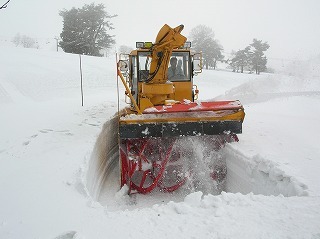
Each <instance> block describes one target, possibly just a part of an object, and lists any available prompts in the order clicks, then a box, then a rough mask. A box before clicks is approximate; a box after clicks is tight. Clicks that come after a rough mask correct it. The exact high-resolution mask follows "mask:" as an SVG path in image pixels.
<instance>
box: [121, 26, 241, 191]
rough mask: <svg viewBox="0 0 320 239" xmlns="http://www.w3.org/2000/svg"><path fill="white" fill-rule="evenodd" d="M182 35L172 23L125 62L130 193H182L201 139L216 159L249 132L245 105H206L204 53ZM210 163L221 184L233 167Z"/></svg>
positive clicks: (124, 154)
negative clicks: (201, 82) (201, 81)
mask: <svg viewBox="0 0 320 239" xmlns="http://www.w3.org/2000/svg"><path fill="white" fill-rule="evenodd" d="M182 30H183V25H180V26H177V27H176V28H171V27H170V26H168V25H164V26H163V27H162V28H161V29H160V31H159V33H158V35H157V37H156V40H155V42H154V43H152V42H137V43H136V49H135V50H133V51H132V52H131V53H130V54H127V55H125V54H121V55H120V56H119V59H118V62H117V74H118V79H119V78H120V79H121V81H122V83H123V85H124V87H125V95H126V99H127V103H128V104H129V106H128V107H127V108H124V109H123V110H121V111H120V112H119V158H120V170H121V186H124V185H127V186H128V188H129V194H131V193H142V194H146V193H149V192H151V191H153V190H154V189H156V188H157V189H158V190H159V191H163V192H172V191H175V190H177V189H179V188H180V187H181V186H182V185H184V184H186V182H187V181H188V180H189V179H191V178H192V175H193V171H194V168H195V165H196V164H197V160H198V159H197V153H195V152H194V151H192V147H196V145H197V142H201V141H205V142H206V143H207V145H209V147H207V148H206V152H207V154H210V151H218V150H219V149H221V148H222V147H223V146H224V145H225V144H226V143H227V142H232V141H238V138H237V136H236V134H239V133H241V132H242V122H243V120H244V115H245V114H244V109H243V106H242V105H241V103H240V102H239V101H237V100H236V101H208V102H204V101H198V93H199V90H198V87H197V86H196V85H194V83H193V77H194V76H195V75H197V74H199V73H201V72H202V55H201V53H194V52H193V51H192V50H191V43H190V42H187V41H186V40H187V39H186V37H184V36H183V35H182V34H181V31H182ZM190 139H197V140H198V141H192V140H191V141H190ZM186 158H188V163H186V160H185V159H186ZM212 160H213V161H214V159H212ZM206 165H207V168H208V171H209V173H208V175H209V176H208V177H209V178H208V179H207V180H213V181H215V182H216V183H217V185H219V184H221V183H222V182H223V181H224V180H225V178H226V166H225V165H222V166H221V165H217V164H215V163H214V162H211V163H210V162H207V164H206Z"/></svg>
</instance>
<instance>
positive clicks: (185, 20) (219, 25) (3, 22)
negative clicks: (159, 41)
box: [0, 0, 320, 59]
mask: <svg viewBox="0 0 320 239" xmlns="http://www.w3.org/2000/svg"><path fill="white" fill-rule="evenodd" d="M5 1H6V0H0V4H1V5H2V4H3V3H4V2H5ZM92 2H93V1H85V0H54V1H53V0H51V1H44V0H28V1H26V0H11V1H10V3H9V4H8V7H7V8H6V9H2V10H0V26H1V28H0V29H1V30H0V37H2V38H11V37H13V36H14V35H15V34H16V33H20V34H25V35H28V36H30V37H34V38H51V39H52V38H54V37H55V36H58V35H59V34H60V33H61V31H62V18H61V17H60V16H59V10H62V9H64V8H65V9H68V10H69V9H71V8H72V7H74V6H75V7H82V6H83V5H84V4H89V3H92ZM95 2H96V3H103V4H104V5H105V6H106V9H107V12H108V13H109V14H110V15H112V14H118V17H116V18H113V19H111V22H112V23H113V24H114V27H115V28H116V29H115V30H113V31H111V32H110V34H114V35H116V41H117V47H118V46H120V45H128V46H132V47H133V46H134V45H135V42H136V41H154V39H155V37H156V34H157V33H158V30H159V29H160V28H161V27H162V25H164V24H165V23H167V24H169V25H170V26H172V27H175V26H177V25H179V24H184V25H185V29H184V31H183V34H184V35H185V36H187V37H188V35H189V32H190V30H191V29H192V28H194V27H196V26H197V25H199V24H204V25H206V26H209V27H211V28H212V29H213V31H214V32H215V36H216V38H217V39H218V40H219V41H220V43H221V44H222V46H223V47H224V49H225V51H226V52H230V51H231V50H239V49H242V48H244V47H245V46H247V45H249V44H250V43H251V42H252V39H253V38H257V39H259V40H263V41H267V42H268V43H269V44H270V49H269V50H268V51H267V55H268V57H273V58H289V59H292V58H300V57H312V56H316V55H320V1H319V0H198V1H189V0H161V1H153V0H119V1H111V0H100V1H95Z"/></svg>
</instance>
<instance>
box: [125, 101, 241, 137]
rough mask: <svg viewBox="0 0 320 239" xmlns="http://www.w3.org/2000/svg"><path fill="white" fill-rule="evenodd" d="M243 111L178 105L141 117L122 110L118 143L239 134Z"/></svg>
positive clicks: (223, 105) (224, 104) (223, 104)
mask: <svg viewBox="0 0 320 239" xmlns="http://www.w3.org/2000/svg"><path fill="white" fill-rule="evenodd" d="M244 115H245V114H244V109H243V106H242V105H241V103H240V102H239V101H214V102H201V103H194V102H180V103H179V104H174V105H168V106H155V107H152V108H147V109H145V110H144V111H143V114H142V115H137V114H135V113H133V112H132V113H131V112H130V109H124V110H123V111H122V112H121V114H120V120H119V135H120V138H121V139H133V138H151V137H180V136H201V135H221V134H225V133H232V134H239V133H242V122H243V119H244Z"/></svg>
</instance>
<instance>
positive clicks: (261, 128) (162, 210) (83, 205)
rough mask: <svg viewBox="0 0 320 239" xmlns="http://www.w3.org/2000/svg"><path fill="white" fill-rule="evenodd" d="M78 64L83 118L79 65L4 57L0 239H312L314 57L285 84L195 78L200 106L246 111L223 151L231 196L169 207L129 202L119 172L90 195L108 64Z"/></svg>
mask: <svg viewBox="0 0 320 239" xmlns="http://www.w3.org/2000/svg"><path fill="white" fill-rule="evenodd" d="M82 63H83V65H82V68H83V92H84V106H83V107H82V106H81V89H80V70H79V56H77V55H70V54H64V53H60V52H59V53H56V52H48V51H44V50H35V49H21V48H10V47H6V48H4V47H1V46H0V69H1V70H0V112H1V114H0V238H5V239H7V238H19V239H20V238H26V239H29V238H41V239H43V238H51V239H69V238H78V239H79V238H86V239H89V238H90V239H92V238H95V239H98V238H312V239H315V238H320V174H319V171H320V146H319V142H318V141H319V140H318V138H319V133H320V125H319V122H320V107H319V103H320V67H319V65H320V58H318V59H313V60H312V61H309V62H305V63H303V65H302V66H301V67H300V66H299V67H297V66H295V67H294V68H292V67H291V68H289V69H285V70H284V72H287V73H288V74H287V75H286V74H261V75H259V76H257V75H253V74H252V75H250V74H238V73H231V72H226V71H204V72H203V73H202V74H200V75H199V76H197V77H196V84H197V85H198V86H199V88H200V98H201V99H202V100H204V99H214V98H215V99H239V100H240V101H241V102H242V103H243V104H244V107H245V112H246V118H245V121H244V124H243V134H241V135H239V139H240V142H238V143H233V144H229V145H227V147H226V148H225V153H226V155H227V165H228V177H227V188H226V191H227V192H223V193H222V194H221V195H211V194H209V195H208V194H204V193H202V192H193V193H190V194H188V195H187V196H185V197H183V198H181V197H180V198H177V197H176V195H172V201H170V194H169V195H166V196H165V199H163V198H161V196H160V197H155V196H154V195H139V196H133V197H130V198H129V197H128V196H126V195H124V194H123V193H122V191H118V190H119V188H118V186H119V179H118V177H117V170H114V171H113V174H114V175H111V176H110V177H109V179H110V180H111V182H110V180H109V182H108V184H109V185H110V188H112V189H110V190H109V189H108V190H106V189H104V191H105V192H104V194H103V195H102V196H100V197H97V195H93V193H92V190H91V189H92V188H90V187H91V186H90V185H92V180H95V179H94V178H95V177H96V176H97V175H95V173H94V172H92V171H91V170H90V165H92V164H93V163H94V162H93V160H95V159H96V157H94V156H93V155H94V153H93V152H95V150H96V148H97V147H101V145H104V144H106V143H107V142H108V137H107V136H108V134H112V132H113V133H114V130H113V131H112V130H110V129H109V130H106V129H108V126H109V125H108V123H107V124H105V123H106V122H108V121H109V120H110V119H111V118H112V116H113V115H114V114H115V113H116V112H117V109H118V97H117V81H116V70H115V64H116V63H115V59H114V58H112V57H111V58H95V57H82ZM120 89H121V86H120ZM121 94H122V92H121ZM123 105H124V103H123V96H122V95H121V96H120V107H122V106H123ZM111 129H112V128H111ZM99 135H100V137H98V136H99ZM110 138H112V135H111V136H110ZM104 153H107V152H104ZM108 192H109V194H108ZM106 193H107V194H106ZM158 196H159V195H158ZM168 199H169V200H168Z"/></svg>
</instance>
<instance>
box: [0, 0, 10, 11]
mask: <svg viewBox="0 0 320 239" xmlns="http://www.w3.org/2000/svg"><path fill="white" fill-rule="evenodd" d="M9 2H10V0H8V1H7V2H6V3H5V4H3V5H2V6H1V7H0V9H3V8H6V7H7V4H8V3H9Z"/></svg>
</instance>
